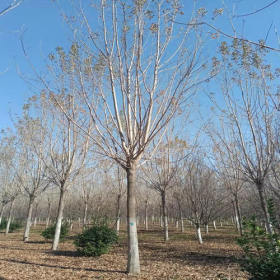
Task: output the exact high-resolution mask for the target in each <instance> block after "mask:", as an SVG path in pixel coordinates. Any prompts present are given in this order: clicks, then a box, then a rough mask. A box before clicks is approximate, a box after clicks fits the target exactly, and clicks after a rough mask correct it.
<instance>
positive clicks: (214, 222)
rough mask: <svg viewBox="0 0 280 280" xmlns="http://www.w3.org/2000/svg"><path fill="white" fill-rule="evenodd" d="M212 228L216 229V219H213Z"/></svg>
mask: <svg viewBox="0 0 280 280" xmlns="http://www.w3.org/2000/svg"><path fill="white" fill-rule="evenodd" d="M213 228H214V230H217V226H216V221H213Z"/></svg>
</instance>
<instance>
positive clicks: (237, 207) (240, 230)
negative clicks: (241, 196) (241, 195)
mask: <svg viewBox="0 0 280 280" xmlns="http://www.w3.org/2000/svg"><path fill="white" fill-rule="evenodd" d="M234 203H235V209H236V218H237V222H238V230H239V233H240V235H242V234H243V228H242V218H241V212H240V207H239V201H238V197H237V195H235V196H234Z"/></svg>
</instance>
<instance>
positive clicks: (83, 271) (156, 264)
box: [0, 225, 248, 280]
mask: <svg viewBox="0 0 280 280" xmlns="http://www.w3.org/2000/svg"><path fill="white" fill-rule="evenodd" d="M43 228H44V227H43V225H37V226H36V228H33V229H32V231H31V236H30V241H29V242H28V243H23V241H22V234H23V232H22V230H20V231H18V232H15V233H10V234H8V235H7V236H6V235H5V234H4V233H0V279H11V280H17V279H20V280H24V279H38V280H43V279H52V280H53V279H59V280H61V279H67V280H70V279H114V280H117V279H131V280H132V279H135V280H136V279H137V280H140V279H151V280H152V279H160V280H164V279H170V280H179V279H187V280H188V279H190V280H192V279H194V280H196V279H203V280H207V279H216V280H242V279H248V275H246V274H245V273H244V272H242V271H241V269H240V266H239V263H240V258H241V256H242V252H241V251H240V249H239V247H238V246H237V245H236V242H235V238H236V237H237V234H236V232H235V231H234V229H233V227H232V226H223V227H222V228H221V227H220V228H218V229H217V230H216V231H214V230H213V229H211V230H210V233H209V234H208V235H207V236H206V235H204V244H202V245H199V244H198V242H197V240H196V238H195V233H194V230H193V229H192V228H191V226H188V228H187V230H186V231H185V232H184V233H180V232H179V230H176V228H171V229H170V240H169V241H168V242H164V241H163V235H162V230H161V229H160V228H159V227H156V226H155V227H154V228H153V229H152V230H148V231H145V230H144V229H141V228H140V230H139V247H140V261H141V275H140V276H138V277H133V276H129V275H127V274H126V272H125V270H126V250H127V248H126V240H125V231H123V232H122V233H121V238H120V242H119V244H118V245H116V246H114V247H113V248H112V249H111V251H110V252H109V253H108V254H105V255H103V256H101V257H98V258H93V257H91V258H88V257H81V256H78V255H77V253H76V251H75V247H74V245H73V238H74V235H75V233H76V232H78V229H77V226H76V228H75V227H74V229H73V232H72V234H71V236H70V237H69V238H68V239H67V240H66V241H64V242H63V243H61V244H60V245H59V250H58V251H56V252H52V251H51V250H50V248H51V243H50V242H47V241H45V240H44V239H43V237H41V236H40V232H41V231H42V229H43Z"/></svg>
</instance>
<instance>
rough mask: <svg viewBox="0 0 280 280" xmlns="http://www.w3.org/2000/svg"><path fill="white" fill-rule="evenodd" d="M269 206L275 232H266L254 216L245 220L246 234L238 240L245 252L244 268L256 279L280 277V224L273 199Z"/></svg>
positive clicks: (265, 279)
mask: <svg viewBox="0 0 280 280" xmlns="http://www.w3.org/2000/svg"><path fill="white" fill-rule="evenodd" d="M268 206H269V207H268V208H269V212H270V216H271V222H272V224H273V226H274V230H275V233H273V234H272V235H270V234H268V233H266V231H265V229H264V228H263V227H261V226H260V225H258V223H257V220H256V218H255V217H252V218H251V219H249V220H245V221H244V223H243V225H244V234H243V236H242V237H240V238H238V240H237V242H238V244H239V245H240V246H241V248H242V249H243V251H244V253H245V260H244V262H243V263H242V268H243V270H245V271H247V272H249V273H250V274H251V276H252V278H251V279H254V280H279V279H280V235H279V233H278V232H277V228H278V224H277V223H276V222H277V220H276V219H275V215H274V207H273V204H272V201H271V200H270V201H269V202H268Z"/></svg>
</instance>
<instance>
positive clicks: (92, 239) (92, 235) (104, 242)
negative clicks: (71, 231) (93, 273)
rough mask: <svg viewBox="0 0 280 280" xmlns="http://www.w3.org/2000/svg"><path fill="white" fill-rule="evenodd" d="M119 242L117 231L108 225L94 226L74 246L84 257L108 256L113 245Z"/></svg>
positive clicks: (77, 239)
mask: <svg viewBox="0 0 280 280" xmlns="http://www.w3.org/2000/svg"><path fill="white" fill-rule="evenodd" d="M117 241H118V235H117V233H116V231H115V230H113V229H111V228H109V227H108V225H106V224H103V225H94V226H92V227H91V228H89V229H86V230H85V231H84V232H83V233H82V234H80V235H78V236H77V238H76V240H75V241H74V244H75V246H76V248H77V250H78V252H79V253H80V254H81V255H83V256H88V257H89V256H94V257H96V256H100V255H102V254H106V253H107V252H108V250H109V248H110V247H111V245H112V244H114V243H116V242H117Z"/></svg>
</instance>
